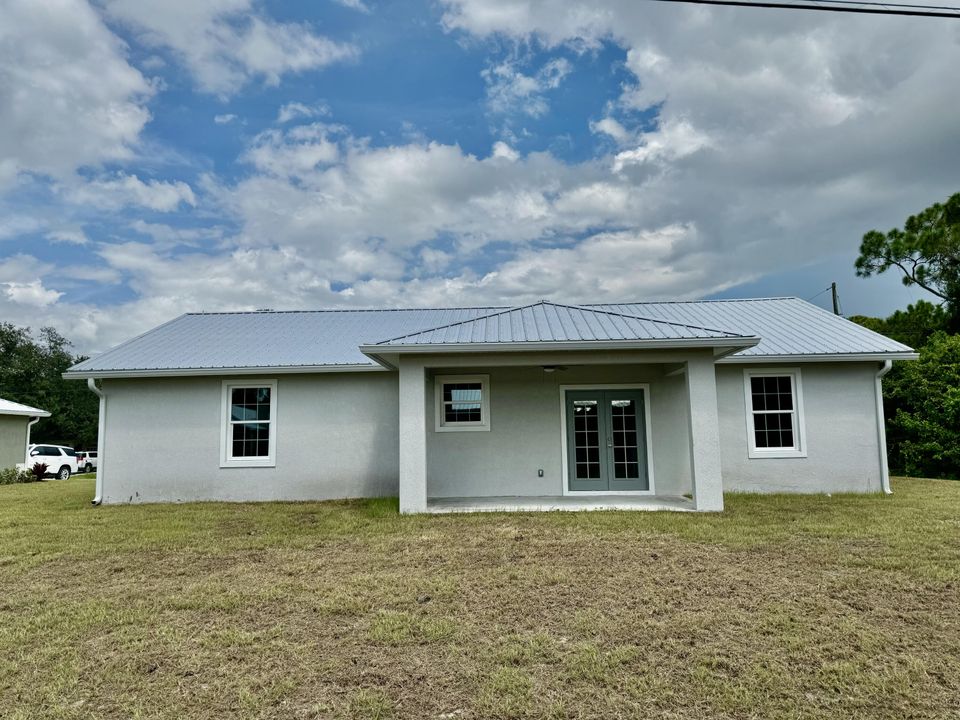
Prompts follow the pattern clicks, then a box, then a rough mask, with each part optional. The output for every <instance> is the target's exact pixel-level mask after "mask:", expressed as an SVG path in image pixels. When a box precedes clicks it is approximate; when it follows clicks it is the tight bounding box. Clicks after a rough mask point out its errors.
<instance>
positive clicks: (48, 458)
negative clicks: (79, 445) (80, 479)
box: [27, 445, 77, 480]
mask: <svg viewBox="0 0 960 720" xmlns="http://www.w3.org/2000/svg"><path fill="white" fill-rule="evenodd" d="M38 462H39V463H46V465H47V473H46V474H47V476H49V477H55V478H60V479H61V480H67V479H69V478H70V476H71V475H72V474H73V473H75V472H77V453H76V452H74V449H73V448H72V447H67V446H66V445H31V446H30V451H29V452H28V453H27V469H28V470H29V469H30V468H32V467H33V466H34V464H35V463H38Z"/></svg>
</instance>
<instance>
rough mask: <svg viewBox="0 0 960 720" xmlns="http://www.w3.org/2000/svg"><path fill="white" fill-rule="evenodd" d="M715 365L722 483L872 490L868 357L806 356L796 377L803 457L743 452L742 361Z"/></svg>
mask: <svg viewBox="0 0 960 720" xmlns="http://www.w3.org/2000/svg"><path fill="white" fill-rule="evenodd" d="M761 367H762V368H775V367H777V366H776V365H764V366H759V365H758V366H753V365H718V366H717V397H718V401H719V408H720V440H721V442H720V447H721V461H722V464H723V487H724V490H726V491H728V492H729V491H742V492H800V493H811V492H814V493H815V492H880V491H881V489H882V487H881V469H880V443H879V439H878V437H877V407H876V398H875V377H876V372H877V369H878V366H877V364H876V363H806V364H794V365H785V366H783V367H799V368H800V370H801V377H802V385H803V406H804V416H805V427H806V445H807V457H803V458H752V459H751V458H748V457H747V425H746V400H745V397H744V381H743V372H744V369H745V368H750V369H757V370H759V369H761Z"/></svg>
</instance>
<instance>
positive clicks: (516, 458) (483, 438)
mask: <svg viewBox="0 0 960 720" xmlns="http://www.w3.org/2000/svg"><path fill="white" fill-rule="evenodd" d="M595 357H596V356H595ZM516 360H517V361H518V362H530V364H529V365H527V366H516V365H509V366H507V365H479V366H470V365H467V364H465V363H459V364H457V365H456V366H451V367H449V368H448V369H439V368H435V367H431V368H429V369H428V370H427V371H426V378H425V387H424V388H423V390H424V392H423V406H422V407H423V408H424V415H425V422H424V428H423V430H424V440H425V452H424V455H425V464H426V473H427V488H426V490H427V494H428V495H429V496H430V497H435V498H442V497H458V496H459V497H463V496H466V497H483V496H520V495H532V496H538V495H539V496H545V495H546V496H549V495H558V494H560V493H562V492H563V487H564V479H563V477H562V445H561V438H562V435H563V432H564V429H563V427H562V425H561V415H560V407H561V393H560V386H561V385H564V386H566V385H615V384H632V383H646V384H649V386H650V395H649V401H650V418H651V435H652V442H651V447H650V452H651V455H652V459H653V475H652V479H653V489H654V491H655V492H656V493H657V494H662V495H677V494H683V493H690V492H691V491H692V482H691V449H690V431H689V428H690V419H689V412H688V401H687V397H688V396H687V385H686V378H685V377H684V375H683V374H674V375H669V374H667V373H668V372H669V371H670V370H672V369H675V368H676V367H677V365H676V364H675V363H676V362H678V361H679V358H677V357H660V358H658V362H650V363H638V362H635V361H628V362H626V363H625V364H595V365H574V364H571V365H569V366H567V367H566V369H564V370H559V371H557V372H554V373H546V372H544V371H543V370H542V368H541V366H540V365H541V363H540V362H536V358H531V357H524V358H519V357H518V358H516ZM424 361H425V362H426V363H428V364H431V365H432V364H434V363H437V364H439V363H438V360H437V358H424ZM542 362H543V364H547V363H548V361H546V360H543V361H542ZM551 364H552V363H551ZM557 364H561V363H557ZM744 367H745V366H743V365H719V366H717V368H716V379H717V399H718V406H719V431H720V447H721V460H722V476H723V487H724V490H726V491H728V492H729V491H750V492H840V491H855V492H856V491H859V492H874V491H879V490H880V472H881V471H880V455H879V442H878V439H877V428H876V404H875V394H874V388H875V385H874V382H875V379H874V376H875V373H876V370H877V365H876V364H875V363H833V364H826V363H824V364H820V363H817V364H812V363H810V364H804V365H802V366H800V367H801V368H802V382H803V400H804V410H805V428H806V444H807V457H806V458H790V459H749V458H748V457H747V435H746V433H747V430H746V410H745V401H744V391H743V370H744ZM757 367H759V366H757ZM472 373H482V374H486V375H489V376H490V417H491V430H490V431H489V432H445V433H437V432H435V428H434V422H435V420H434V398H433V392H434V377H435V376H436V375H438V374H457V375H460V374H472ZM276 378H277V380H278V388H277V416H276V432H277V452H276V467H273V468H221V467H220V434H221V423H222V418H221V414H222V408H221V380H222V378H219V377H200V378H179V379H175V378H168V379H141V380H116V379H114V380H106V381H104V382H103V387H104V390H105V391H106V393H107V403H108V411H107V413H106V428H105V438H106V444H105V456H106V465H105V470H104V475H103V478H102V480H103V493H104V502H106V503H126V502H161V501H189V500H307V499H332V498H345V497H365V496H379V495H396V494H397V492H398V478H399V474H400V473H399V467H400V462H401V459H400V449H399V444H400V440H399V434H400V426H399V414H400V407H399V377H398V373H393V372H382V373H381V372H366V373H330V374H314V375H279V376H276ZM16 421H17V424H18V425H19V431H18V433H17V436H16V439H15V440H14V439H13V434H12V433H10V432H8V431H7V430H6V429H5V428H6V425H4V424H2V423H3V420H2V419H0V451H4V452H5V451H6V450H5V449H4V448H6V446H7V445H8V444H9V445H10V446H11V448H13V450H12V452H14V453H15V455H16V459H15V460H13V462H11V463H10V464H13V463H15V462H22V457H21V456H22V455H23V445H24V443H25V440H26V438H25V435H24V433H25V426H26V421H25V420H24V419H20V418H17V419H16ZM418 424H419V420H418ZM414 429H415V428H414ZM14 446H15V448H14ZM2 459H3V456H2V455H0V460H2ZM157 460H162V462H156V461H157ZM2 465H3V463H2V462H0V466H2ZM541 468H542V469H543V471H544V474H543V477H542V478H541V477H539V476H538V473H537V471H538V470H539V469H541Z"/></svg>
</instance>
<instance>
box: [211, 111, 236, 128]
mask: <svg viewBox="0 0 960 720" xmlns="http://www.w3.org/2000/svg"><path fill="white" fill-rule="evenodd" d="M236 119H237V116H236V115H234V114H233V113H224V114H223V115H214V116H213V121H214V122H215V123H216V124H217V125H229V124H230V123H232V122H233V121H234V120H236Z"/></svg>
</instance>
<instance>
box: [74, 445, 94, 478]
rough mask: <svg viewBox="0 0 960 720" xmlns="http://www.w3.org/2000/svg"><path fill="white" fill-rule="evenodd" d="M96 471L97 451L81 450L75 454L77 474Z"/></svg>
mask: <svg viewBox="0 0 960 720" xmlns="http://www.w3.org/2000/svg"><path fill="white" fill-rule="evenodd" d="M96 469H97V451H96V450H81V451H79V452H78V453H77V472H85V473H88V472H93V471H94V470H96Z"/></svg>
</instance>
